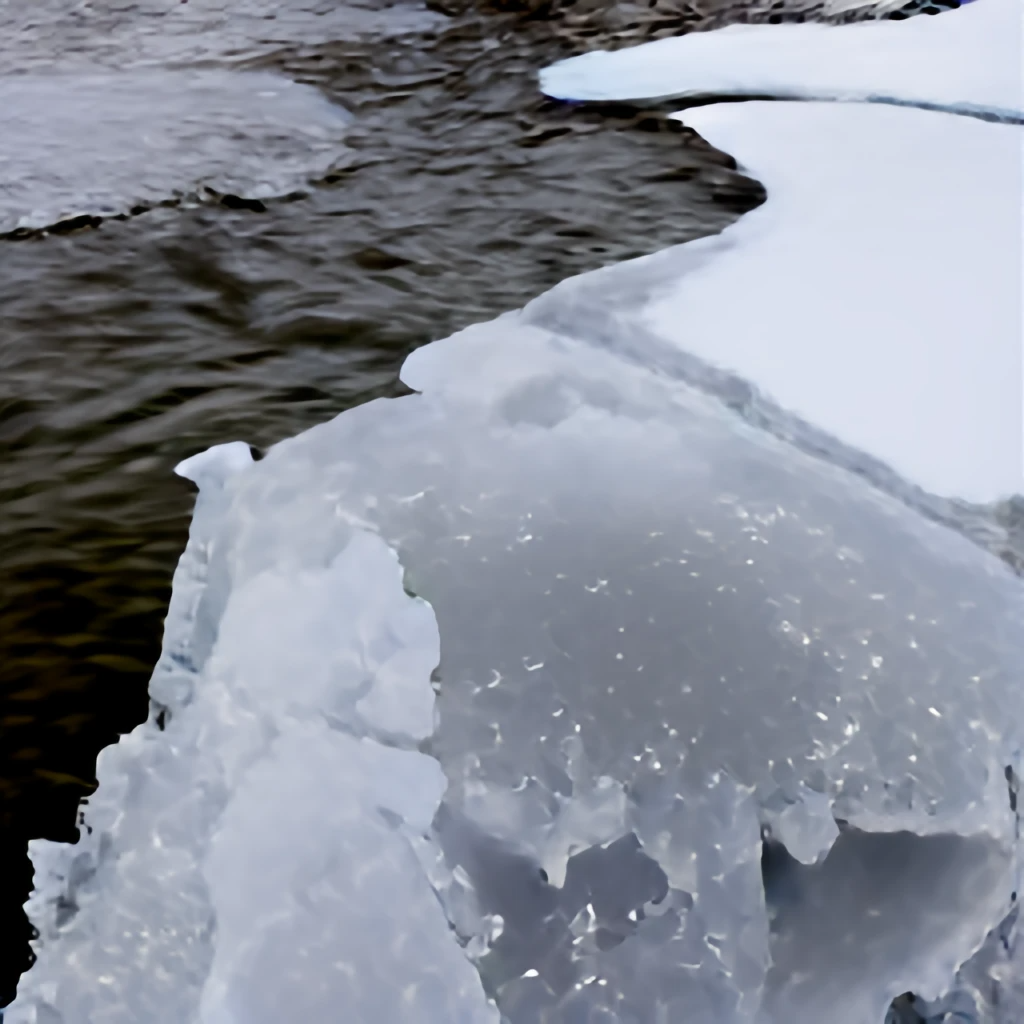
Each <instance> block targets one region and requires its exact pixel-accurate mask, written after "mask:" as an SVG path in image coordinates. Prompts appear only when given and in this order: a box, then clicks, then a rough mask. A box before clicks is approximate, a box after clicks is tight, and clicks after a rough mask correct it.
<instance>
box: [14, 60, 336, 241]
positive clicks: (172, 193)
mask: <svg viewBox="0 0 1024 1024" xmlns="http://www.w3.org/2000/svg"><path fill="white" fill-rule="evenodd" d="M349 120H350V119H349V116H348V115H347V114H346V113H345V111H343V110H341V109H340V108H338V107H337V106H335V105H334V104H332V103H330V102H328V101H327V100H326V99H324V97H323V96H321V95H320V93H319V92H317V90H316V89H313V88H311V87H309V86H303V85H298V84H296V83H294V82H291V81H289V80H288V79H286V78H282V77H280V76H277V75H272V74H269V73H262V72H260V73H258V72H236V71H218V70H212V69H206V70H197V69H191V70H167V69H149V70H137V71H131V72H107V71H100V72H96V71H93V72H87V73H49V74H38V73H29V74H19V75H11V76H7V77H0V133H2V135H3V138H4V139H5V140H6V142H5V153H4V156H3V160H2V167H3V173H4V188H3V190H2V191H0V233H5V232H10V231H13V230H15V229H17V228H28V229H33V228H45V227H49V226H52V225H54V224H56V223H58V222H60V221H63V220H69V219H71V218H75V217H81V216H89V217H97V216H99V217H104V216H112V215H124V214H127V213H130V212H131V211H132V210H134V209H136V208H139V207H142V208H148V207H151V206H155V205H157V204H159V203H163V202H167V201H179V200H189V199H197V198H198V199H202V198H205V197H206V195H207V192H206V190H207V189H212V190H214V192H215V193H217V194H219V195H225V194H230V195H235V196H238V197H241V198H245V199H251V200H263V199H269V198H273V197H278V196H282V195H287V194H288V193H290V192H293V191H295V190H296V189H301V188H302V187H304V186H306V185H308V184H309V183H310V182H311V181H313V180H316V179H318V178H320V177H322V176H323V175H324V174H325V173H326V172H327V171H328V169H329V168H330V167H331V165H332V164H333V163H334V162H336V161H337V160H338V159H339V157H340V156H341V155H342V153H343V152H344V147H343V141H342V140H343V137H344V132H345V128H346V126H347V124H348V123H349ZM140 126H142V127H141V128H140Z"/></svg>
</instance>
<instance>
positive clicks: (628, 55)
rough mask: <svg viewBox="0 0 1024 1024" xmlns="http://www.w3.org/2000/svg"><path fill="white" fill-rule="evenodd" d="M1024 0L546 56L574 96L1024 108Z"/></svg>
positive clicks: (559, 88)
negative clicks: (897, 18)
mask: <svg viewBox="0 0 1024 1024" xmlns="http://www.w3.org/2000/svg"><path fill="white" fill-rule="evenodd" d="M1022 74H1024V50H1022V48H1021V8H1020V3H1019V0H976V2H974V3H970V4H967V5H965V6H963V7H961V8H959V9H957V10H953V11H946V12H944V13H943V14H941V15H939V16H938V17H916V18H910V19H907V20H906V21H902V22H895V23H894V22H891V21H876V22H870V23H865V24H859V25H848V26H841V27H835V26H828V25H817V24H804V25H736V26H731V27H729V28H726V29H723V30H722V31H719V32H714V33H695V34H692V35H686V36H677V37H674V38H671V39H662V40H658V41H656V42H652V43H647V44H645V45H643V46H635V47H632V48H630V49H626V50H619V51H617V52H614V53H606V52H601V51H595V52H593V53H587V54H584V55H582V56H580V57H574V58H571V59H569V60H566V61H562V62H560V63H558V64H555V65H553V66H552V67H550V68H547V69H546V70H545V71H544V72H543V74H542V75H541V87H542V88H543V90H544V91H545V92H546V93H547V94H548V95H549V96H554V97H557V98H559V99H571V100H616V99H617V100H625V99H632V100H640V99H655V98H676V99H682V98H689V97H694V96H717V97H721V96H773V97H780V98H783V99H839V100H878V101H889V102H896V103H906V104H911V105H917V106H925V107H938V108H942V109H952V110H959V111H962V112H968V113H974V114H980V115H983V116H987V117H995V118H1001V119H1009V120H1016V121H1020V120H1022V119H1024V85H1022V82H1024V78H1022Z"/></svg>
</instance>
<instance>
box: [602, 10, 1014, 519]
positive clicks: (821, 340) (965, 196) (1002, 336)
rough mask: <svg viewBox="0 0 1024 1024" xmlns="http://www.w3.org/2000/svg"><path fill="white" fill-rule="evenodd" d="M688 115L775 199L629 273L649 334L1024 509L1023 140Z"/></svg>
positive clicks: (899, 121) (828, 116) (866, 119)
mask: <svg viewBox="0 0 1024 1024" xmlns="http://www.w3.org/2000/svg"><path fill="white" fill-rule="evenodd" d="M979 2H980V0H979ZM679 116H680V119H681V120H682V121H683V122H684V123H685V124H687V125H688V126H690V127H692V128H694V129H695V130H696V131H697V132H699V133H700V134H701V135H702V136H703V137H704V138H706V139H707V140H708V141H709V142H711V143H712V144H713V145H714V146H716V147H717V148H719V149H721V150H723V151H724V152H726V153H729V154H731V155H733V156H734V157H735V158H736V159H737V161H738V162H739V164H740V166H741V168H742V169H744V170H745V171H746V172H747V173H749V174H750V175H751V176H752V177H754V178H757V179H758V180H759V181H761V182H763V183H764V185H765V187H766V189H767V192H768V199H767V202H766V203H765V204H764V205H763V206H761V207H760V208H758V209H757V210H754V211H753V212H751V213H748V214H747V215H745V216H744V217H743V218H742V219H741V220H740V221H739V222H738V223H736V224H735V225H733V226H731V227H729V228H727V229H726V230H725V231H724V232H723V233H722V234H721V235H720V236H718V237H716V238H710V239H706V240H701V241H698V242H696V243H693V244H691V245H684V246H681V247H679V248H677V249H674V250H669V251H668V252H666V253H663V254H659V255H658V256H655V257H651V258H650V259H648V260H647V261H645V262H643V263H642V265H641V266H640V267H638V268H637V270H636V271H635V272H634V273H635V275H636V277H637V278H638V279H639V278H641V277H643V276H646V278H647V280H648V281H649V282H653V283H652V284H651V285H650V292H651V294H652V298H651V301H650V303H649V305H648V306H647V307H646V309H645V312H644V314H643V317H644V320H645V322H646V324H647V326H649V327H650V328H651V329H653V330H654V331H655V332H656V333H658V334H659V335H661V336H663V337H665V338H668V339H671V340H672V341H673V342H674V343H675V344H677V345H678V346H679V347H680V348H682V349H684V350H686V351H688V352H690V353H693V354H695V355H697V356H698V357H700V358H702V359H704V360H707V361H708V362H709V363H712V364H714V365H716V366H719V367H722V368H724V369H727V370H730V371H733V372H735V373H737V374H738V375H739V376H740V377H742V378H744V379H746V380H748V381H750V382H752V383H754V384H756V385H757V386H758V387H759V388H760V389H761V390H762V391H763V392H765V393H766V394H767V395H768V396H770V397H771V398H772V399H774V400H775V401H776V402H778V403H779V404H780V405H782V406H783V407H784V408H786V409H788V410H790V411H791V412H793V413H795V414H797V415H798V416H801V417H803V418H804V419H806V420H807V421H808V422H810V423H813V424H814V425H815V426H817V427H819V428H821V429H823V430H825V431H827V432H829V433H831V434H833V435H835V436H836V437H838V438H839V439H840V440H842V441H844V442H846V443H847V444H849V445H851V446H852V447H854V448H858V449H861V450H863V451H866V452H868V453H870V454H872V455H874V456H876V457H877V458H879V459H880V460H882V461H883V462H886V463H888V464H889V465H891V466H892V467H893V468H894V469H895V470H896V471H897V472H898V473H900V474H902V475H903V476H904V477H905V478H907V479H909V480H911V481H913V482H915V483H917V484H918V485H919V486H921V487H923V488H925V489H926V490H929V491H932V492H934V493H938V494H942V495H945V496H947V497H958V498H964V499H967V500H971V501H977V502H989V501H993V500H996V499H998V498H1003V497H1007V496H1009V495H1011V494H1014V493H1022V492H1024V407H1022V405H1024V366H1022V349H1024V319H1022V317H1024V263H1022V253H1024V219H1022V199H1021V193H1022V178H1024V175H1022V168H1024V158H1022V142H1024V139H1022V129H1021V128H1020V127H1019V126H1016V125H1001V124H992V123H988V122H984V121H980V120H977V119H974V118H966V117H955V116H953V115H949V114H941V113H933V112H930V111H921V110H913V109H907V108H901V107H873V106H867V105H860V104H850V105H846V104H843V105H835V104H817V103H759V102H750V103H737V104H720V105H716V106H710V107H703V108H699V109H695V110H689V111H686V112H685V113H683V114H681V115H679ZM599 277H600V275H595V281H594V284H593V286H592V287H593V290H594V291H598V290H599V289H600V287H601V286H600V281H599ZM658 282H661V284H659V283H658ZM629 301H630V302H634V301H636V300H635V297H634V296H631V297H630V300H629Z"/></svg>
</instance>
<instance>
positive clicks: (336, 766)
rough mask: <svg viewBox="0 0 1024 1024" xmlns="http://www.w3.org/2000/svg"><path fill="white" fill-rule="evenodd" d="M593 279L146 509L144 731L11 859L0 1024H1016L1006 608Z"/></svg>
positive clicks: (1012, 709)
mask: <svg viewBox="0 0 1024 1024" xmlns="http://www.w3.org/2000/svg"><path fill="white" fill-rule="evenodd" d="M922 116H923V115H922ZM699 251H700V250H698V252H699ZM595 280H598V279H597V278H593V279H590V280H589V281H583V282H580V281H575V282H569V283H568V284H567V285H564V286H563V287H561V288H560V289H557V290H556V291H555V292H554V293H552V294H550V295H548V296H545V297H543V298H542V299H541V300H540V301H538V302H537V303H535V304H533V305H532V306H531V307H529V308H528V309H527V310H526V311H525V312H524V313H522V314H512V315H509V316H507V317H504V318H502V319H500V320H498V321H495V322H492V323H490V324H485V325H482V326H480V327H478V328H474V329H472V330H470V331H468V332H464V333H463V334H461V335H458V336H456V337H454V338H452V339H449V340H448V341H446V342H443V343H439V344H435V345H433V346H430V347H429V348H427V349H424V350H421V351H420V352H418V353H417V354H416V355H414V356H413V357H412V358H411V359H410V360H409V361H408V362H407V364H406V367H405V371H404V377H405V379H406V381H407V383H409V384H410V385H411V386H412V387H414V388H416V389H417V390H419V391H421V392H422V394H419V395H414V396H410V397H406V398H402V399H398V400H394V401H390V402H375V403H372V404H370V405H367V406H363V407H361V408H359V409H356V410H353V411H351V412H348V413H345V414H343V415H342V416H340V417H338V418H337V419H336V420H334V421H333V422H331V423H330V424H326V425H324V426H322V427H319V428H316V429H314V430H312V431H309V432H307V433H305V434H303V435H300V436H299V437H297V438H295V439H293V440H291V441H289V442H285V443H283V444H281V445H279V446H278V447H276V448H275V449H274V450H272V451H271V452H270V454H269V455H268V457H267V458H266V459H265V460H264V461H262V462H261V463H259V464H256V465H250V464H249V459H248V451H247V449H246V448H245V446H236V447H231V448H228V449H221V450H217V451H214V452H211V453H209V454H208V455H207V456H205V457H202V458H200V459H199V460H195V461H192V462H190V463H189V464H186V465H184V466H183V467H182V472H183V473H184V474H185V475H188V476H190V477H191V478H192V479H194V480H196V481H197V482H198V483H199V484H200V486H201V488H202V490H201V494H200V499H199V504H198V506H197V510H196V516H195V519H194V522H193V529H192V535H191V539H190V543H189V548H188V550H187V551H186V553H185V556H184V557H183V559H182V562H181V565H180V567H179V570H178V573H177V575H176V578H175V593H174V598H173V601H172V605H171V609H170V613H169V617H168V628H167V635H166V638H165V648H164V655H163V657H162V659H161V662H160V664H159V665H158V666H157V669H156V672H155V674H154V679H153V684H152V694H153V697H154V700H155V702H156V708H155V709H154V717H153V719H152V721H151V722H150V723H148V724H147V725H145V726H141V727H139V728H138V729H137V730H136V731H135V732H134V733H133V734H132V735H131V736H130V737H128V738H126V739H125V740H124V741H122V742H121V743H120V744H118V745H116V746H114V747H111V748H109V749H108V750H107V751H106V752H105V753H104V754H103V756H102V757H101V760H100V764H99V766H98V775H99V778H100V781H101V787H100V790H99V791H98V793H97V795H96V796H95V797H94V798H93V799H92V800H91V801H90V805H89V808H88V809H87V811H86V822H87V826H88V827H87V829H86V835H85V836H84V837H83V840H82V842H81V843H80V844H79V845H78V846H77V847H75V848H70V847H59V846H56V845H54V844H45V843H38V844H35V845H34V848H33V857H34V860H35V865H36V869H37V892H36V893H35V895H34V897H33V900H32V903H31V907H30V909H31V912H32V915H33V919H34V921H35V922H36V924H37V926H38V927H39V929H40V933H41V934H40V939H39V942H38V952H39V957H40V959H39V962H38V964H37V966H36V967H35V968H34V970H33V971H32V972H30V973H29V974H28V975H27V976H26V977H25V978H24V980H23V983H22V986H21V990H20V997H19V1001H18V1003H17V1004H16V1006H15V1007H14V1008H13V1009H12V1010H11V1012H10V1013H9V1015H8V1020H9V1021H42V1020H46V1021H49V1022H51V1024H53V1022H55V1021H67V1022H73V1021H79V1020H91V1019H102V1020H105V1021H111V1022H114V1021H121V1020H123V1021H125V1022H126V1024H127V1022H136V1021H139V1020H147V1021H154V1022H160V1021H168V1022H170V1021H175V1022H180V1021H183V1020H193V1021H201V1022H203V1024H231V1022H234V1021H238V1022H239V1024H241V1022H243V1021H244V1022H246V1024H249V1022H259V1021H263V1020H266V1021H268V1022H269V1021H271V1020H273V1021H275V1022H276V1021H278V1020H281V1019H285V1018H287V1017H289V1016H297V1017H300V1018H301V1019H303V1020H306V1021H310V1022H313V1024H315V1022H316V1021H320V1020H323V1021H327V1020H334V1019H336V1018H337V1015H338V1012H339V1007H345V1008H346V1011H347V1012H348V1014H349V1016H351V1017H352V1018H353V1019H356V1020H371V1019H373V1020H381V1019H383V1020H388V1021H396V1022H400V1021H403V1020H408V1021H410V1022H414V1021H423V1020H426V1021H430V1020H435V1019H436V1020H438V1021H455V1022H462V1021H465V1022H469V1021H473V1022H475V1021H496V1020H497V1019H498V1015H499V1013H500V1014H501V1015H503V1017H504V1019H505V1020H506V1021H508V1022H509V1024H534V1022H544V1021H546V1022H549V1024H565V1022H572V1024H576V1022H577V1021H579V1022H582V1021H587V1022H588V1024H589V1022H602V1024H607V1022H610V1021H613V1020H615V1021H619V1020H628V1021H631V1022H637V1024H639V1022H644V1024H646V1022H648V1021H649V1022H651V1024H661V1022H662V1021H665V1020H676V1019H685V1020H686V1021H688V1022H690V1021H694V1022H697V1024H704V1022H707V1024H712V1022H714V1024H722V1022H725V1024H733V1022H737V1024H738V1022H741V1021H751V1022H753V1021H757V1022H758V1024H765V1022H766V1021H771V1022H772V1024H781V1022H783V1021H786V1022H794V1024H800V1022H802V1021H807V1022H808V1024H810V1022H811V1021H817V1020H820V1019H821V1016H822V1015H823V1014H827V1015H828V1019H830V1020H832V1021H838V1022H839V1024H861V1022H862V1021H863V1022H868V1021H872V1022H874V1021H880V1020H881V1019H882V1018H883V1016H884V1015H885V1012H886V1007H887V1005H888V1004H889V1002H890V1000H891V999H892V998H893V997H894V996H897V995H899V993H901V992H904V991H907V990H912V991H914V992H916V993H918V994H919V996H920V997H922V998H921V999H918V1001H917V1003H916V1005H917V1006H919V1007H921V1008H926V1009H928V1012H931V1007H927V1006H926V1002H925V1001H934V1006H935V1007H937V1009H936V1010H935V1012H936V1013H941V1012H943V1006H944V1005H949V1004H951V1002H952V1001H955V1000H969V1001H972V1002H975V1004H977V1003H978V1002H981V1003H982V1004H985V1003H986V1001H987V1009H988V1010H989V1011H991V1012H990V1013H989V1016H988V1017H984V1018H983V1019H986V1020H987V1019H1000V1018H997V1017H996V1010H995V1009H994V1008H995V1007H996V1006H999V1007H1000V1008H1001V1009H1000V1010H999V1012H1000V1013H1004V1014H1005V1013H1010V1014H1011V1017H1009V1018H1007V1024H1008V1022H1009V1020H1018V1019H1019V1018H1020V1009H1021V1008H1020V1007H1019V1006H1015V1004H1014V1000H1017V999H1019V994H1018V993H1015V991H1014V989H1015V987H1018V986H1017V982H1016V980H1015V976H1014V974H1013V958H1014V957H1018V956H1019V953H1018V952H1017V948H1016V946H1015V941H1016V940H1015V937H1014V935H1013V933H1012V930H1011V929H1010V928H1009V925H1008V923H1006V924H1004V923H1003V922H1004V921H1005V922H1010V921H1012V917H1013V913H1014V912H1013V910H1012V909H1011V903H1012V899H1011V894H1012V893H1013V892H1015V891H1016V890H1017V888H1018V883H1017V864H1016V859H1017V858H1016V853H1017V851H1016V832H1017V822H1016V804H1015V799H1016V798H1015V787H1016V774H1015V772H1014V767H1015V766H1016V765H1017V758H1018V744H1019V739H1020V728H1019V726H1020V722H1019V717H1018V715H1017V713H1016V708H1017V704H1018V701H1017V700H1016V695H1017V691H1018V686H1019V665H1020V661H1021V659H1020V655H1021V650H1020V648H1021V646H1022V640H1021V638H1020V636H1019V629H1018V624H1019V620H1020V611H1021V607H1020V605H1021V597H1022V595H1021V593H1020V589H1019V583H1018V581H1017V580H1016V579H1015V578H1014V577H1013V576H1012V575H1011V574H1010V572H1009V570H1008V569H1006V567H1005V566H1003V565H1001V564H1000V563H999V562H997V561H996V560H995V559H993V558H991V557H990V556H989V555H988V554H986V553H985V552H983V551H982V550H980V549H979V548H977V547H975V546H973V545H972V544H970V543H969V542H968V541H967V540H965V539H964V538H963V537H960V536H957V535H956V534H955V533H953V532H951V531H947V530H945V529H943V528H942V527H940V526H937V525H935V524H933V523H931V522H929V521H927V520H926V519H925V518H923V517H922V516H921V515H919V514H918V512H917V511H916V510H915V508H914V507H913V504H912V502H909V501H908V502H904V501H901V500H898V499H897V498H896V497H893V496H891V495H890V496H887V495H886V494H885V493H884V489H883V488H881V487H876V486H874V485H873V483H872V481H871V479H870V474H866V475H867V476H868V478H869V479H867V480H866V479H864V476H865V474H863V473H861V474H860V475H857V474H854V473H850V472H848V471H847V469H845V468H843V466H844V464H845V456H844V455H843V454H842V452H841V450H840V449H839V448H838V447H837V448H836V449H833V450H831V451H826V452H825V453H824V454H825V455H826V456H827V455H832V456H833V458H832V459H831V462H830V461H829V459H827V458H821V457H820V455H821V454H822V453H821V452H819V453H818V456H812V455H810V454H807V452H806V451H803V450H801V449H802V448H813V447H814V445H806V444H801V443H800V438H796V439H795V440H796V441H797V443H796V444H795V445H794V444H790V443H788V442H787V441H786V440H785V439H783V438H780V437H779V436H777V435H778V434H780V433H782V431H780V430H765V429H763V426H764V424H763V423H761V424H760V425H758V424H757V422H756V421H757V419H758V417H756V416H752V415H751V414H750V410H749V409H743V410H741V411H742V412H743V415H740V414H739V413H738V412H735V411H730V410H729V409H727V408H726V407H725V406H724V405H723V404H722V403H720V402H719V401H718V400H717V399H715V398H713V397H710V396H709V395H707V394H706V393H704V392H702V391H701V390H700V389H699V388H697V387H695V386H694V385H693V379H694V375H693V374H691V373H690V372H689V371H691V370H692V369H693V364H694V362H695V361H693V360H691V361H690V362H689V363H686V364H685V365H684V364H680V363H678V362H676V363H673V362H672V361H671V360H669V359H666V358H665V356H666V352H667V350H668V348H669V346H666V345H665V340H666V339H664V338H663V337H661V338H659V337H658V335H657V334H656V333H655V332H653V331H651V330H649V329H647V328H649V327H650V325H646V328H645V326H644V325H642V324H638V323H637V321H636V318H635V317H634V316H631V315H629V316H625V317H622V318H619V317H616V316H611V317H607V316H605V315H604V314H605V313H607V312H608V309H607V307H604V308H601V307H600V305H599V304H596V303H595V304H594V308H593V309H591V310H590V312H591V318H590V319H588V318H587V317H586V316H583V317H579V316H577V315H576V314H578V313H579V312H580V311H581V309H584V308H585V307H586V306H587V305H588V303H590V302H591V301H592V300H593V297H594V294H595V291H594V288H593V285H594V281H595ZM599 280H600V282H608V281H609V280H611V279H610V278H608V277H603V278H600V279H599ZM626 280H627V286H626V290H627V291H628V290H629V285H628V281H629V277H628V276H627V278H626ZM633 281H634V283H635V276H634V277H633ZM611 290H612V291H613V290H614V289H611ZM633 312H635V310H634V311H633ZM594 318H596V319H597V320H599V321H602V323H601V329H600V330H597V331H593V330H591V328H592V327H593V322H594ZM676 351H678V350H676ZM780 415H781V414H780ZM779 422H781V420H777V421H776V422H775V425H776V426H777V425H778V423H779ZM793 429H794V430H796V431H799V430H800V429H801V427H800V425H799V424H794V425H793ZM846 440H847V441H848V439H846ZM816 443H818V442H816ZM887 489H888V490H890V491H891V490H893V488H891V487H888V488H887ZM392 551H394V552H397V554H398V557H399V559H400V566H401V567H400V566H399V564H396V560H395V557H394V554H393V553H392ZM403 571H404V589H403ZM410 594H415V595H417V597H412V596H410ZM426 602H429V604H428V603H426ZM435 666H437V669H436V672H434V671H433V670H434V668H435ZM435 687H436V689H437V697H436V708H435ZM435 712H436V718H435ZM762 837H765V842H762ZM837 890H841V892H837ZM169 895H170V896H171V898H168V897H169ZM1007 914H1009V915H1010V916H1009V917H1007ZM452 928H453V929H454V932H453V931H452ZM992 929H994V930H992ZM986 933H988V937H987V938H986ZM979 946H980V947H981V949H980V951H979V952H978V953H977V955H976V956H975V957H974V958H973V959H971V960H970V962H969V963H967V964H966V966H964V967H963V969H962V970H961V971H960V972H959V977H958V978H957V979H956V980H955V981H954V980H953V977H954V974H955V973H956V972H957V969H958V968H959V967H960V965H961V964H962V963H963V961H964V960H965V959H967V958H968V957H970V956H971V954H972V953H974V951H975V950H976V949H978V947H979ZM492 1000H493V1002H492ZM922 1000H924V1001H922ZM914 1012H916V1011H914ZM972 1012H973V1011H972Z"/></svg>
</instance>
